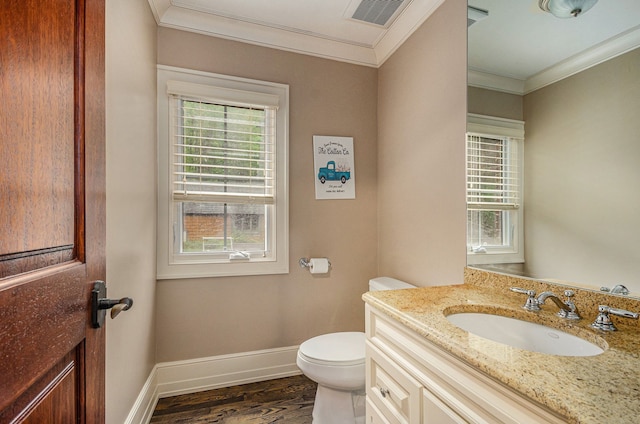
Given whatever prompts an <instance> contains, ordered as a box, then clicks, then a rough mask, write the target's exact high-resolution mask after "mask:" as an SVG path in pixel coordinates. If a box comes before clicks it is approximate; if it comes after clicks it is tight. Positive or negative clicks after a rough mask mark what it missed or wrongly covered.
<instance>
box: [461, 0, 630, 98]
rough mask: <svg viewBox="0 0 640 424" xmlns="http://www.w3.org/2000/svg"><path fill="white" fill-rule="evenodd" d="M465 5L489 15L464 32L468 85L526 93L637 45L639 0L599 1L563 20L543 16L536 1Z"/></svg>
mask: <svg viewBox="0 0 640 424" xmlns="http://www.w3.org/2000/svg"><path fill="white" fill-rule="evenodd" d="M469 5H470V6H473V7H476V8H480V9H484V10H488V11H489V16H488V17H487V18H485V19H483V20H481V21H479V22H476V23H475V24H473V25H471V26H470V27H469V29H468V31H469V37H468V38H469V44H468V49H469V70H470V74H469V78H470V83H471V84H473V85H478V86H485V85H486V86H488V87H492V84H496V85H498V86H502V88H503V89H504V90H505V91H511V92H515V93H523V92H524V93H527V92H530V91H533V90H535V89H537V88H540V87H542V86H544V85H547V84H550V83H552V82H555V81H557V80H559V79H561V78H564V77H566V76H569V75H571V74H573V73H576V72H580V71H581V70H584V69H586V68H588V67H590V66H593V65H595V64H597V63H600V62H602V61H604V60H607V59H610V58H611V57H615V56H617V55H619V54H622V53H625V52H627V51H629V50H632V49H633V48H637V47H638V46H640V0H600V1H599V2H598V3H596V4H595V6H593V8H592V9H590V10H588V11H587V12H585V13H584V14H583V15H581V16H579V17H577V18H569V19H560V18H556V17H555V16H553V15H551V14H549V13H547V12H543V11H542V10H540V8H539V7H538V0H517V1H516V0H469ZM496 76H500V77H502V78H496ZM493 88H499V87H493Z"/></svg>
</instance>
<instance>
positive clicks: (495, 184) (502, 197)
mask: <svg viewBox="0 0 640 424" xmlns="http://www.w3.org/2000/svg"><path fill="white" fill-rule="evenodd" d="M517 149H518V140H517V139H514V138H512V137H493V136H485V135H481V134H473V133H468V134H467V209H470V210H482V209H490V210H508V209H518V208H519V207H520V169H519V160H518V151H517Z"/></svg>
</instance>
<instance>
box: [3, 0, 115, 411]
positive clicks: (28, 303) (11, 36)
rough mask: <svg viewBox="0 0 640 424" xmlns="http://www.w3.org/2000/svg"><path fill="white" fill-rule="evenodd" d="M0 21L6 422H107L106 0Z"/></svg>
mask: <svg viewBox="0 0 640 424" xmlns="http://www.w3.org/2000/svg"><path fill="white" fill-rule="evenodd" d="M0 22H2V25H0V90H1V92H2V101H0V204H1V208H0V376H2V378H0V423H8V422H12V423H13V422H16V423H21V422H25V423H45V422H46V423H72V422H78V423H103V422H104V329H102V328H100V329H94V328H92V326H91V311H90V293H91V289H92V287H93V281H95V280H104V278H105V258H104V251H105V241H104V239H105V224H104V222H105V192H104V190H105V183H104V169H105V168H104V142H105V140H104V133H105V127H104V0H49V1H46V2H42V1H40V0H2V2H0Z"/></svg>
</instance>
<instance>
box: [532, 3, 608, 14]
mask: <svg viewBox="0 0 640 424" xmlns="http://www.w3.org/2000/svg"><path fill="white" fill-rule="evenodd" d="M597 2H598V0H539V1H538V6H540V9H542V10H544V11H545V12H549V13H551V14H552V15H553V16H556V17H558V18H577V17H578V16H580V15H581V14H583V13H584V12H586V11H587V10H589V9H591V8H592V7H593V5H594V4H596V3H597Z"/></svg>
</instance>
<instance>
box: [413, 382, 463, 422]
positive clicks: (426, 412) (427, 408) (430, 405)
mask: <svg viewBox="0 0 640 424" xmlns="http://www.w3.org/2000/svg"><path fill="white" fill-rule="evenodd" d="M422 424H467V421H466V420H465V419H463V418H462V417H461V416H460V415H458V414H457V413H456V412H454V411H453V410H452V409H451V408H449V406H448V405H446V404H445V403H443V402H442V401H441V400H440V399H438V397H437V396H435V395H434V394H433V393H431V392H429V391H428V390H426V389H425V390H423V391H422Z"/></svg>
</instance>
